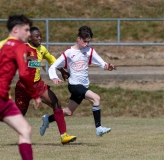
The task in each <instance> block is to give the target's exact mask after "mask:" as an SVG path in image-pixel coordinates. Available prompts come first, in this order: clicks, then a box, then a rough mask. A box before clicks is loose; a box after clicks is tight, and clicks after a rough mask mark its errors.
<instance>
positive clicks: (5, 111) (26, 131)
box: [0, 99, 33, 160]
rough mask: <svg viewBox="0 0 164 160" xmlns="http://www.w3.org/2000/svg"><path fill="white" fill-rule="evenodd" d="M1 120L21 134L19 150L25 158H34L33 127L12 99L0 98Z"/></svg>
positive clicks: (29, 159) (24, 159)
mask: <svg viewBox="0 0 164 160" xmlns="http://www.w3.org/2000/svg"><path fill="white" fill-rule="evenodd" d="M0 120H2V121H4V122H5V123H7V124H8V125H9V126H10V127H12V128H13V129H14V130H16V131H17V132H18V134H19V150H20V154H21V156H22V159H23V160H32V159H33V153H32V147H31V127H30V126H29V124H28V123H27V121H26V120H25V119H24V117H23V116H22V114H21V112H20V110H19V109H18V108H17V106H16V105H15V104H14V102H13V101H12V100H8V101H4V100H2V99H0Z"/></svg>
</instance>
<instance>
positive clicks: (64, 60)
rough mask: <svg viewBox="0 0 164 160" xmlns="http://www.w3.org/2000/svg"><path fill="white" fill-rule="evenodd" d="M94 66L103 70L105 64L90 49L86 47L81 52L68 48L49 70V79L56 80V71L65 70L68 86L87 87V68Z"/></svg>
mask: <svg viewBox="0 0 164 160" xmlns="http://www.w3.org/2000/svg"><path fill="white" fill-rule="evenodd" d="M90 64H95V65H98V66H99V67H101V68H102V69H104V66H105V64H106V62H104V61H103V59H102V58H101V57H100V56H99V55H98V54H97V53H96V51H95V50H94V49H93V48H91V47H86V48H85V49H82V50H77V49H74V48H73V47H70V48H69V49H67V50H66V51H65V52H64V53H63V54H62V55H61V56H60V57H59V58H58V59H57V60H56V61H55V62H54V63H53V64H52V65H51V66H50V68H49V71H48V72H49V77H50V79H51V80H53V79H54V78H58V76H57V73H56V69H57V68H65V69H66V70H67V71H68V72H69V74H70V77H69V79H68V81H69V83H70V84H73V85H76V84H82V85H83V86H85V87H87V88H88V87H89V83H90V82H89V78H88V66H89V65H90Z"/></svg>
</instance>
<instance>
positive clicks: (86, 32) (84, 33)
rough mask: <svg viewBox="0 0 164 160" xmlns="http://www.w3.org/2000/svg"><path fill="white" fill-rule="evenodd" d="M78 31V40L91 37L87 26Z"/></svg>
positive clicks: (90, 31) (91, 34)
mask: <svg viewBox="0 0 164 160" xmlns="http://www.w3.org/2000/svg"><path fill="white" fill-rule="evenodd" d="M78 31H79V33H78V37H80V38H83V39H86V38H92V37H93V33H92V30H91V29H90V28H89V27H88V26H82V27H80V28H79V30H78Z"/></svg>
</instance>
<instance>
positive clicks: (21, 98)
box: [15, 27, 76, 144]
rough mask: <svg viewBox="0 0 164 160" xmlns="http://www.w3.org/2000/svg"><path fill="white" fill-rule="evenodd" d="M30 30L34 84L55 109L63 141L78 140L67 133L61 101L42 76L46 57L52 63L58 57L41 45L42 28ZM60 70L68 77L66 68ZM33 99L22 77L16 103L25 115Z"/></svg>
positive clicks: (28, 45)
mask: <svg viewBox="0 0 164 160" xmlns="http://www.w3.org/2000/svg"><path fill="white" fill-rule="evenodd" d="M30 32H31V36H30V37H29V43H27V48H28V52H27V54H28V60H29V62H28V70H29V72H30V77H32V79H33V86H34V88H35V89H36V90H37V91H38V93H39V96H40V97H41V99H42V102H43V103H45V104H47V105H48V106H50V107H51V108H52V109H53V112H54V114H53V115H52V116H53V117H54V118H55V120H56V123H57V125H58V129H59V132H60V135H61V143H62V144H66V143H69V142H73V141H75V140H76V137H75V136H69V135H68V134H67V133H66V122H65V119H64V115H63V110H62V109H61V103H60V101H59V100H58V98H57V97H56V95H55V94H54V93H53V92H52V91H51V89H50V87H49V86H48V85H47V84H46V83H45V82H44V81H43V80H42V79H41V77H40V63H41V61H42V60H43V59H46V60H47V61H48V63H49V64H50V65H51V64H53V63H54V62H55V61H56V59H55V57H54V56H53V55H51V54H50V53H49V52H48V50H47V49H46V48H45V47H44V46H43V45H41V40H42V34H41V32H40V30H39V29H38V28H37V27H31V28H30ZM59 70H60V71H61V73H62V75H63V77H65V76H67V77H68V74H67V72H66V71H65V70H64V69H59ZM31 99H32V97H31V95H30V94H29V93H28V92H27V91H26V88H25V86H24V84H23V83H22V81H21V79H20V80H19V81H18V82H17V84H16V88H15V103H16V104H17V106H18V108H19V109H20V111H21V112H22V114H23V115H25V114H26V112H27V110H28V106H29V102H30V100H31ZM54 118H53V119H54Z"/></svg>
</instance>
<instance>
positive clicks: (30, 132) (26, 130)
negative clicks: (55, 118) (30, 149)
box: [22, 125, 32, 137]
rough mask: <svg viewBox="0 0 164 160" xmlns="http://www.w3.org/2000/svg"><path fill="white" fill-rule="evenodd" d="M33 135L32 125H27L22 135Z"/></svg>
mask: <svg viewBox="0 0 164 160" xmlns="http://www.w3.org/2000/svg"><path fill="white" fill-rule="evenodd" d="M31 135H32V127H31V126H30V125H27V126H25V127H24V128H23V129H22V136H23V137H31Z"/></svg>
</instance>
